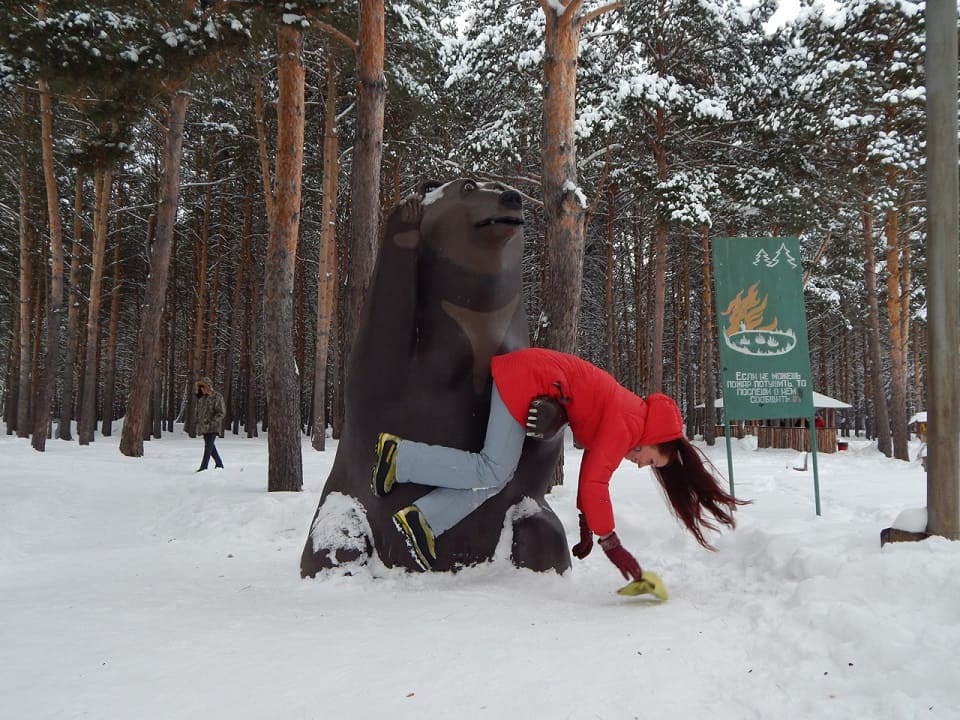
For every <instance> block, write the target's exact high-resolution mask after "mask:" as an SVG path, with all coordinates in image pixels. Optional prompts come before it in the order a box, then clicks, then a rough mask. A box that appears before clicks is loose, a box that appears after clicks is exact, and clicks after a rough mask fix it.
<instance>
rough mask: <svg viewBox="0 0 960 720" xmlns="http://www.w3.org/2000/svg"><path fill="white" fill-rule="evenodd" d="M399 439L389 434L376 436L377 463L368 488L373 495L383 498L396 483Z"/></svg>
mask: <svg viewBox="0 0 960 720" xmlns="http://www.w3.org/2000/svg"><path fill="white" fill-rule="evenodd" d="M399 442H400V438H398V437H397V436H396V435H391V434H390V433H380V434H379V435H378V436H377V448H376V456H377V462H376V465H374V466H373V475H372V476H371V478H370V486H371V487H372V488H373V494H374V495H378V496H380V497H383V496H384V495H386V494H387V493H389V492H390V491H391V490H393V484H394V483H395V482H396V481H397V445H398V443H399Z"/></svg>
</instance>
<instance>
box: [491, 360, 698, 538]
mask: <svg viewBox="0 0 960 720" xmlns="http://www.w3.org/2000/svg"><path fill="white" fill-rule="evenodd" d="M490 372H491V374H492V375H493V381H494V383H496V386H497V391H498V392H499V393H500V397H501V399H502V400H503V402H504V404H505V405H506V406H507V409H508V410H509V411H510V414H511V415H513V417H514V418H515V419H516V421H517V422H518V423H520V424H521V425H526V420H527V409H528V408H529V406H530V401H531V400H533V398H535V397H537V396H538V395H549V396H551V397H555V398H565V399H566V404H565V405H564V408H565V410H566V412H567V418H568V419H569V420H570V430H571V432H573V437H574V438H575V439H576V441H577V443H578V444H579V445H581V446H582V447H583V448H584V453H583V461H582V462H581V465H580V482H579V485H578V489H577V508H579V510H580V512H582V513H583V515H584V517H586V519H587V525H589V526H590V530H591V531H592V532H593V533H594V534H596V535H606V534H608V533H610V532H612V531H613V528H614V522H613V507H612V505H611V504H610V487H609V486H610V476H611V475H612V474H613V471H614V470H616V469H617V466H618V465H619V464H620V461H621V460H623V458H624V456H625V455H626V454H627V453H628V452H629V451H630V450H632V449H633V448H636V447H639V446H640V445H656V444H658V443H662V442H667V441H669V440H676V439H677V438H679V437H681V436H682V435H683V419H682V418H681V417H680V411H679V410H678V409H677V406H676V404H675V403H674V402H673V400H671V399H670V398H669V397H667V396H666V395H661V394H659V393H656V394H652V395H648V396H647V397H646V398H645V399H642V398H639V397H637V396H636V395H634V394H633V393H632V392H630V391H629V390H627V389H626V388H625V387H623V386H622V385H620V384H619V383H618V382H617V381H616V380H614V379H613V376H611V375H610V374H608V373H606V372H604V371H603V370H601V369H600V368H598V367H596V366H595V365H592V364H590V363H589V362H587V361H586V360H582V359H580V358H578V357H577V356H575V355H568V354H566V353H561V352H557V351H555V350H545V349H542V348H529V349H526V350H516V351H514V352H511V353H507V354H506V355H497V356H495V357H493V358H491V359H490Z"/></svg>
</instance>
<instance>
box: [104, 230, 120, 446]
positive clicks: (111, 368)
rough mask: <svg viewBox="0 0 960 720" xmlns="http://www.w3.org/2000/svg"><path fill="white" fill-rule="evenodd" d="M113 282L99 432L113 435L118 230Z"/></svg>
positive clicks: (118, 297)
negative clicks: (101, 417) (101, 421)
mask: <svg viewBox="0 0 960 720" xmlns="http://www.w3.org/2000/svg"><path fill="white" fill-rule="evenodd" d="M114 236H115V243H114V246H113V284H112V285H111V287H110V295H111V297H110V327H109V330H108V334H107V358H106V372H105V373H104V376H103V423H102V424H101V426H100V434H101V435H103V436H104V437H110V436H111V435H113V413H114V408H113V405H114V399H115V398H116V377H117V335H118V334H119V331H120V328H119V325H120V232H119V231H116V232H114Z"/></svg>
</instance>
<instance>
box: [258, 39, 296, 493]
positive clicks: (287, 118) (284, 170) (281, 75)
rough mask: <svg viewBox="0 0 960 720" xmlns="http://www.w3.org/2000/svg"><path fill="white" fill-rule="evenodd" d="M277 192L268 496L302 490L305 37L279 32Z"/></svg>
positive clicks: (266, 306) (267, 304)
mask: <svg viewBox="0 0 960 720" xmlns="http://www.w3.org/2000/svg"><path fill="white" fill-rule="evenodd" d="M277 54H278V70H277V76H278V84H279V97H278V99H277V164H276V177H275V186H276V188H277V199H276V205H275V206H274V217H273V223H272V224H271V227H270V241H269V243H268V245H267V260H266V264H265V273H266V274H265V277H264V303H263V314H264V361H265V367H264V371H265V372H264V375H265V381H266V392H267V402H268V404H269V414H270V431H269V432H268V433H267V450H268V453H269V458H268V472H267V475H268V483H267V489H268V491H270V492H276V491H290V490H292V491H297V492H299V491H300V490H301V489H302V487H303V459H302V457H301V451H300V422H299V420H300V398H299V395H300V392H299V390H300V385H299V379H298V378H297V368H296V367H295V365H294V347H293V322H294V319H293V281H294V270H295V265H296V256H297V238H298V235H299V231H300V194H301V179H302V176H303V132H304V117H303V103H304V70H303V34H302V33H301V32H300V31H299V30H298V29H297V28H295V27H293V26H292V25H286V24H281V25H280V26H279V27H278V29H277Z"/></svg>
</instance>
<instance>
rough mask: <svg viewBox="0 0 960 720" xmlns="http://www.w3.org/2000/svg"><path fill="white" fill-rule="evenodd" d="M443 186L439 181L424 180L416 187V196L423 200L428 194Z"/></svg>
mask: <svg viewBox="0 0 960 720" xmlns="http://www.w3.org/2000/svg"><path fill="white" fill-rule="evenodd" d="M444 184H445V183H443V182H441V181H440V180H424V181H423V182H421V183H420V184H419V185H417V195H419V196H420V198H421V199H423V198H424V197H426V195H427V193H428V192H430V191H431V190H436V189H437V188H438V187H443V185H444Z"/></svg>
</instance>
